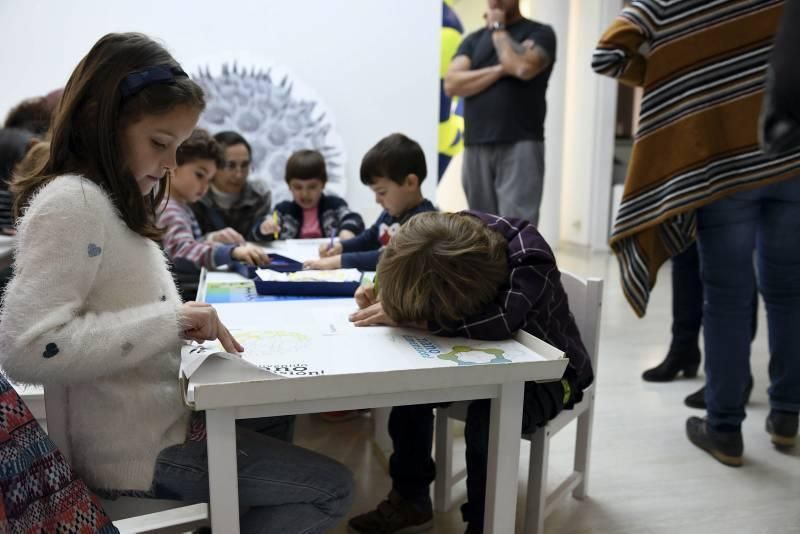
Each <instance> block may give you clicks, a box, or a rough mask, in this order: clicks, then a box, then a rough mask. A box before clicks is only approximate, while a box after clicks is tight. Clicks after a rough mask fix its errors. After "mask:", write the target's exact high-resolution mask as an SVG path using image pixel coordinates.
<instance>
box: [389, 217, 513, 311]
mask: <svg viewBox="0 0 800 534" xmlns="http://www.w3.org/2000/svg"><path fill="white" fill-rule="evenodd" d="M507 277H508V243H507V242H506V240H505V238H504V237H503V236H502V235H501V234H499V233H497V232H495V231H493V230H490V229H489V228H488V227H487V226H486V225H485V224H483V222H481V221H480V220H479V219H477V218H475V217H472V216H471V215H462V214H457V213H441V212H426V213H420V214H418V215H415V216H414V217H412V218H411V219H409V220H408V221H407V222H406V223H405V224H404V225H403V226H402V227H400V230H399V231H398V232H397V233H396V234H395V235H394V236H393V237H392V240H391V241H390V242H389V244H388V245H387V246H386V248H385V249H384V251H383V254H382V255H381V259H380V262H379V263H378V282H379V291H380V299H381V302H382V303H383V309H384V311H385V312H386V314H387V315H388V316H389V317H390V318H392V319H393V320H395V321H397V322H399V323H405V322H420V321H430V320H434V321H436V322H437V323H439V324H443V323H447V322H452V321H456V320H460V319H463V318H465V317H469V316H471V315H474V314H476V313H478V312H479V311H480V310H481V309H482V308H483V307H484V306H486V305H487V304H489V303H490V302H491V301H492V300H493V299H494V298H495V297H496V296H497V293H498V291H499V289H500V287H501V285H502V284H503V282H504V281H505V280H506V279H507Z"/></svg>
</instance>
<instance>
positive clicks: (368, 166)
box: [361, 133, 428, 185]
mask: <svg viewBox="0 0 800 534" xmlns="http://www.w3.org/2000/svg"><path fill="white" fill-rule="evenodd" d="M409 174H416V175H417V178H419V182H420V183H422V181H423V180H424V179H425V176H426V175H427V174H428V167H427V166H426V165H425V153H424V152H423V151H422V147H421V146H419V143H417V142H416V141H414V140H413V139H410V138H408V137H406V136H405V135H403V134H401V133H394V134H392V135H389V136H387V137H384V138H383V139H381V140H380V141H378V144H376V145H375V146H374V147H372V148H370V149H369V151H368V152H367V153H366V154H365V155H364V159H362V160H361V182H362V183H363V184H364V185H372V182H373V181H374V180H375V178H381V177H382V178H388V179H389V180H391V181H393V182H395V183H396V184H402V183H403V181H404V180H405V179H406V176H408V175H409Z"/></svg>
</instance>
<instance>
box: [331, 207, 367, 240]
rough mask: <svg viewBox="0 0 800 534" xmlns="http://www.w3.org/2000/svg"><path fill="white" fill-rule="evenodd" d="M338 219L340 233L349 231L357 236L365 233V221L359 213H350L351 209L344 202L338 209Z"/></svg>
mask: <svg viewBox="0 0 800 534" xmlns="http://www.w3.org/2000/svg"><path fill="white" fill-rule="evenodd" d="M336 218H337V220H338V221H339V232H341V231H342V230H349V231H351V232H353V233H354V234H355V235H356V236H358V235H360V234H361V233H363V232H364V219H362V218H361V215H359V214H358V213H356V212H354V211H350V207H349V206H348V205H347V202H345V201H344V200H342V204H341V205H340V206H338V207H337V208H336Z"/></svg>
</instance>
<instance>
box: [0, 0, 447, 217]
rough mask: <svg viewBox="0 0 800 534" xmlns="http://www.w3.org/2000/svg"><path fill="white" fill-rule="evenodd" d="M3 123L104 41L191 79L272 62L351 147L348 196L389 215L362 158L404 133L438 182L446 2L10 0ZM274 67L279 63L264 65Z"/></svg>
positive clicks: (431, 183)
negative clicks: (137, 50)
mask: <svg viewBox="0 0 800 534" xmlns="http://www.w3.org/2000/svg"><path fill="white" fill-rule="evenodd" d="M0 20H2V21H3V32H1V33H0V50H4V52H3V54H2V55H0V72H2V73H3V83H2V84H0V116H3V117H4V116H5V113H6V112H7V111H8V109H10V108H11V107H12V106H13V105H14V104H16V103H17V102H18V101H20V100H22V99H23V98H27V97H30V96H36V95H42V94H44V93H46V92H49V91H50V90H52V89H55V88H57V87H60V86H63V85H64V84H65V83H66V80H67V78H68V77H69V75H70V73H71V72H72V69H73V68H74V67H75V65H76V64H77V63H78V61H79V60H80V58H81V57H82V56H83V55H85V54H86V52H87V51H88V50H89V48H90V47H91V46H92V44H94V42H95V41H96V40H97V39H98V38H99V37H100V36H102V35H103V34H105V33H107V32H112V31H140V32H144V33H146V34H148V35H150V36H152V37H155V38H158V39H160V40H162V41H163V42H164V43H165V44H166V45H167V47H168V48H169V49H170V51H171V52H172V53H173V55H174V56H175V57H176V59H178V61H180V62H181V63H183V65H184V67H185V68H187V71H194V70H195V68H196V66H197V65H199V64H202V63H203V62H204V61H206V59H207V58H213V59H215V60H217V59H219V58H223V59H230V60H233V59H236V58H247V59H248V60H251V61H262V60H263V61H264V62H268V61H270V60H273V61H275V62H278V63H280V64H281V65H283V66H285V67H287V68H288V69H289V70H290V71H291V72H292V74H293V75H295V76H297V77H298V78H300V79H301V80H302V81H303V82H304V83H305V84H307V85H309V86H310V87H312V88H313V89H314V90H315V91H316V93H317V94H318V95H319V97H320V98H321V99H322V100H323V101H324V103H325V104H326V105H327V106H328V108H329V109H331V111H332V113H333V114H334V119H335V122H336V128H337V130H338V131H339V134H340V135H341V137H342V140H343V141H344V146H345V150H346V151H347V163H346V170H345V173H346V176H347V182H348V185H347V190H348V193H347V197H348V200H349V201H350V203H351V205H352V206H353V207H354V208H355V209H357V210H359V211H361V212H362V214H363V215H364V217H365V220H367V221H371V220H373V219H374V218H375V217H376V216H377V214H378V211H379V209H378V207H377V206H376V205H375V203H374V199H373V197H372V194H371V192H370V191H369V189H367V188H366V187H365V186H363V185H362V184H361V182H360V180H359V177H358V169H359V164H360V160H361V157H362V156H363V154H364V153H365V152H366V151H367V150H368V149H369V148H370V147H371V146H372V145H373V144H374V143H375V142H377V141H378V139H380V138H381V137H383V136H384V135H386V134H389V133H391V132H394V131H401V132H403V133H405V134H407V135H409V136H410V137H412V138H414V139H416V140H417V141H418V142H419V143H420V144H421V145H422V147H423V149H424V150H425V156H426V158H427V161H428V165H429V178H428V180H427V183H425V184H424V187H423V189H424V192H425V194H426V196H428V197H430V198H433V196H434V190H435V186H436V162H437V157H436V144H437V143H436V135H437V122H438V105H439V94H438V72H439V26H440V23H441V4H440V2H438V1H436V0H380V1H377V2H376V1H374V0H347V1H346V2H345V1H335V2H331V1H330V0H293V1H291V2H276V1H263V0H262V1H257V0H237V1H236V2H233V3H220V2H217V1H211V0H195V1H193V2H187V1H181V2H168V1H163V0H161V1H158V0H137V1H133V0H125V1H114V2H107V1H102V0H70V1H66V2H65V1H60V0H37V1H35V2H34V1H30V2H21V1H19V2H18V1H10V0H2V1H0ZM264 66H268V65H264Z"/></svg>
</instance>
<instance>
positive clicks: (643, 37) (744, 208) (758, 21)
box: [592, 0, 800, 465]
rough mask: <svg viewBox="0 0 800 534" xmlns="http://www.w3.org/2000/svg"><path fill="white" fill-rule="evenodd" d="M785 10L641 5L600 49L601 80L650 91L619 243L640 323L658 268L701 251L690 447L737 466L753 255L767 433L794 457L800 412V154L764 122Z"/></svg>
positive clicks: (721, 0) (596, 62) (740, 2)
mask: <svg viewBox="0 0 800 534" xmlns="http://www.w3.org/2000/svg"><path fill="white" fill-rule="evenodd" d="M782 10H783V2H782V1H780V0H714V1H706V0H702V1H701V0H683V1H677V2H674V1H672V2H667V1H664V0H637V1H633V2H631V4H630V5H629V6H628V7H626V8H625V9H624V10H623V11H622V13H621V14H620V16H619V17H618V18H617V19H616V20H615V21H614V23H613V24H612V25H611V27H610V28H609V29H608V30H607V31H606V33H605V34H604V35H603V36H602V38H601V40H600V43H599V44H598V47H597V50H596V51H595V54H594V58H593V65H592V66H593V68H594V70H595V71H597V72H599V73H601V74H605V75H609V76H613V77H616V78H619V79H620V80H621V81H623V82H625V83H629V84H633V85H640V86H642V87H643V88H644V95H643V100H642V106H641V112H640V123H639V129H638V131H637V133H636V139H635V144H634V149H633V154H632V157H631V162H630V166H629V168H628V176H627V178H626V182H625V194H624V196H623V201H622V205H621V206H620V210H619V213H618V216H617V220H616V222H615V227H614V232H613V235H612V236H611V246H612V248H613V249H614V252H615V253H616V254H617V257H618V259H619V262H620V268H621V272H622V284H623V291H624V293H625V296H626V297H627V299H628V301H629V302H630V304H631V306H632V307H633V309H634V311H635V312H636V313H637V314H638V315H640V316H642V315H644V313H645V310H646V307H647V301H648V296H649V293H650V290H651V289H652V287H653V285H654V284H655V281H656V273H657V272H658V268H659V267H660V266H661V265H662V264H663V262H664V261H665V260H666V259H668V258H669V257H671V256H675V255H677V254H679V253H680V252H682V251H683V250H685V249H686V248H687V247H689V246H690V245H691V244H692V243H693V242H694V240H695V238H697V243H698V247H699V252H700V258H701V264H702V278H703V283H704V310H703V322H704V328H705V332H704V338H705V353H706V365H705V370H706V379H707V387H706V394H705V400H706V407H707V412H708V416H707V418H706V419H700V418H690V419H689V421H687V434H688V436H689V438H690V439H691V440H692V442H693V443H695V444H696V445H697V446H699V447H700V448H703V449H705V450H707V451H708V452H710V453H711V454H712V455H713V456H714V457H715V458H717V459H718V460H720V461H721V462H723V463H725V464H727V465H741V464H742V454H743V444H742V437H741V423H742V421H743V420H744V418H745V411H744V397H745V395H744V393H745V391H746V388H747V385H748V380H749V378H748V374H749V356H750V335H751V327H752V316H751V313H752V306H753V299H754V290H755V285H756V281H755V272H754V267H753V252H754V251H755V252H756V256H757V263H758V266H759V269H758V271H759V273H758V274H759V283H758V286H759V289H760V291H761V293H762V295H763V297H764V300H765V303H766V308H767V313H768V320H769V323H768V324H769V333H770V353H771V354H770V356H771V359H770V381H771V386H770V389H769V394H770V406H771V409H772V410H771V412H770V415H769V417H768V418H767V430H768V431H769V432H770V434H771V435H772V440H773V443H775V444H776V445H777V446H780V447H784V446H791V445H793V444H794V440H795V436H796V434H797V413H798V410H800V336H799V335H798V333H797V332H796V330H797V325H800V281H799V280H798V277H797V274H796V273H798V272H800V247H797V237H796V236H797V235H798V234H800V179H798V178H797V176H798V174H800V150H797V149H795V150H792V151H788V152H786V153H783V154H781V155H780V156H779V157H776V158H773V159H769V158H768V157H767V156H765V155H764V154H763V153H762V151H761V150H760V148H759V145H758V137H757V131H758V128H757V127H758V115H759V111H760V109H761V102H762V98H763V94H764V82H765V73H766V67H767V62H768V60H769V57H770V52H771V49H772V39H773V36H774V33H775V30H776V28H777V25H778V21H779V19H780V16H781V13H782Z"/></svg>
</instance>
